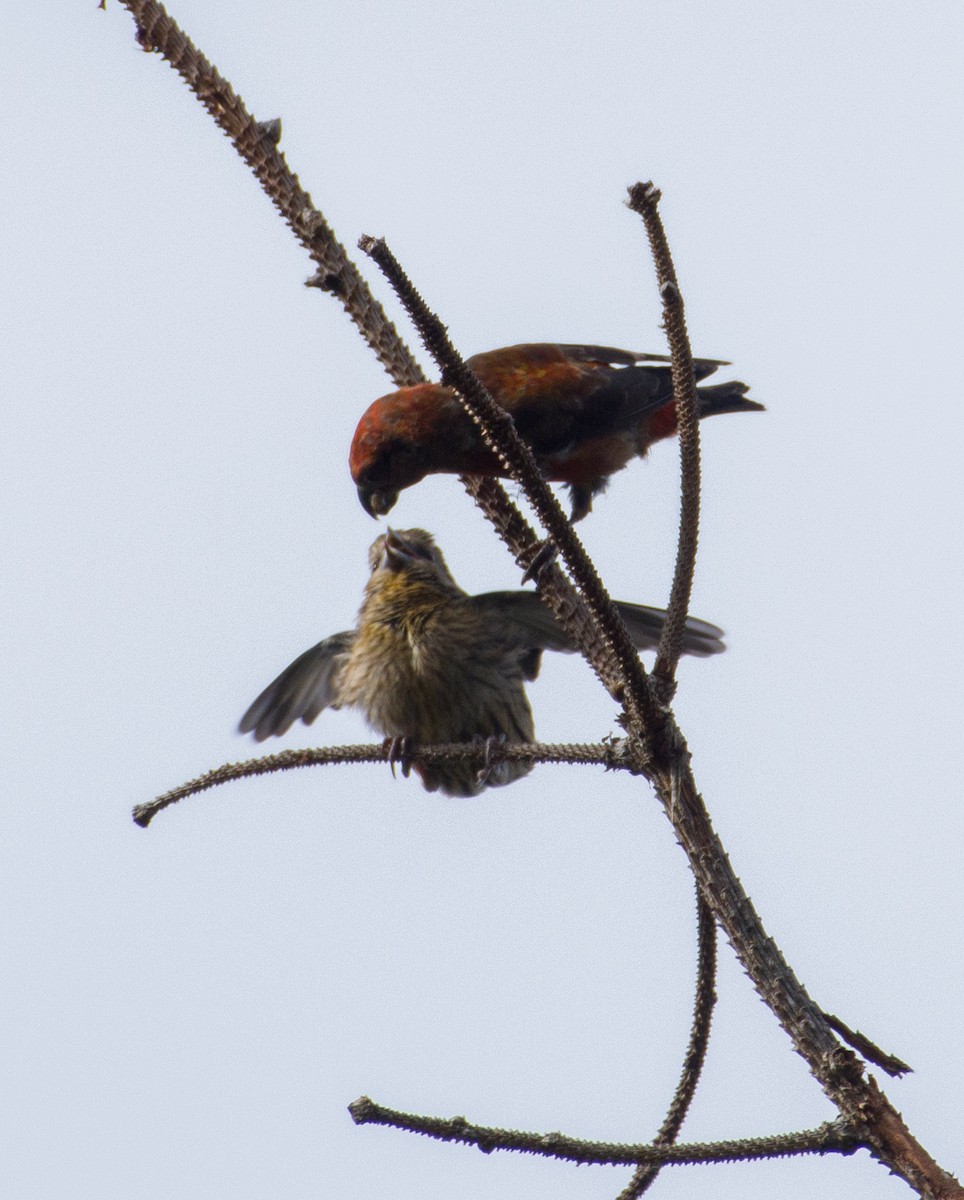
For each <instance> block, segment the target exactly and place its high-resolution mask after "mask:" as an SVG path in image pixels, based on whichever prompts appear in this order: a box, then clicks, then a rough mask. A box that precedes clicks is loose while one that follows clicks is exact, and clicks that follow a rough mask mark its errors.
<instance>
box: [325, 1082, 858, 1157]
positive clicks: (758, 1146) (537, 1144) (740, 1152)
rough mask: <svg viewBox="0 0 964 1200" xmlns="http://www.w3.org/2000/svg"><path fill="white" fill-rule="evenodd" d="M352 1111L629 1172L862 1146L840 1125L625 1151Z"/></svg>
mask: <svg viewBox="0 0 964 1200" xmlns="http://www.w3.org/2000/svg"><path fill="white" fill-rule="evenodd" d="M348 1111H349V1112H350V1113H351V1115H352V1119H353V1120H354V1122H355V1123H356V1124H357V1125H390V1126H391V1127H392V1128H394V1129H405V1130H407V1131H408V1132H410V1133H420V1134H423V1135H424V1136H425V1137H431V1138H436V1139H438V1140H439V1141H443V1142H462V1143H464V1144H465V1145H469V1146H477V1147H478V1148H479V1149H480V1150H481V1151H482V1152H483V1153H484V1154H490V1153H491V1152H492V1151H493V1150H509V1151H515V1152H516V1153H520V1154H538V1155H543V1156H545V1157H548V1158H561V1159H565V1160H566V1161H568V1162H576V1163H598V1164H601V1165H608V1166H626V1165H632V1164H634V1163H639V1164H653V1165H658V1166H680V1165H683V1164H694V1163H711V1162H746V1161H748V1160H750V1159H760V1158H784V1157H788V1156H790V1155H799V1154H853V1153H854V1151H855V1150H859V1149H860V1146H861V1142H860V1140H859V1138H856V1137H855V1136H854V1135H853V1134H852V1133H850V1132H849V1131H848V1130H847V1128H846V1127H845V1126H844V1125H843V1124H842V1123H841V1122H839V1121H832V1122H829V1123H828V1124H826V1125H821V1126H820V1127H819V1128H817V1129H806V1130H803V1131H802V1132H800V1133H789V1134H778V1135H776V1136H774V1137H762V1138H743V1139H740V1140H734V1141H726V1142H709V1143H694V1144H692V1145H678V1146H657V1145H652V1144H651V1145H639V1146H632V1145H623V1144H620V1143H615V1142H590V1141H584V1140H583V1139H582V1138H574V1137H569V1136H568V1135H566V1134H564V1133H523V1132H520V1131H519V1130H516V1129H498V1128H494V1127H492V1126H489V1125H473V1124H471V1123H470V1122H468V1121H467V1120H466V1119H465V1117H422V1116H418V1115H417V1114H415V1113H404V1112H399V1111H397V1110H396V1109H392V1108H385V1107H384V1106H383V1105H381V1104H376V1103H375V1101H374V1100H370V1099H369V1098H368V1096H360V1097H359V1098H358V1099H357V1100H355V1101H354V1102H353V1103H352V1104H349V1106H348Z"/></svg>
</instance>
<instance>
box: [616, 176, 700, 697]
mask: <svg viewBox="0 0 964 1200" xmlns="http://www.w3.org/2000/svg"><path fill="white" fill-rule="evenodd" d="M659 200H660V192H659V189H658V188H656V187H654V186H653V184H652V183H637V184H634V185H633V186H632V187H631V188H630V189H629V201H628V204H629V207H630V208H631V209H632V210H633V212H637V213H639V215H640V216H641V217H642V218H643V222H644V224H645V226H646V233H647V235H648V237H649V244H650V248H651V249H652V252H653V261H654V263H655V265H656V280H657V282H658V284H659V294H660V297H661V298H662V301H663V328H664V329H665V330H666V335H667V337H668V339H669V348H670V353H671V355H672V362H673V367H672V371H673V402H674V404H675V405H676V426H677V429H678V431H679V453H680V517H679V543H678V545H677V550H676V570H675V572H674V575H673V587H672V590H671V591H670V599H669V605H668V606H667V615H666V624H665V625H664V626H663V633H662V636H661V637H660V639H659V652H658V654H657V655H656V664H655V666H654V667H653V679H654V681H655V684H656V687H657V690H658V692H659V694H660V696H661V697H662V698H663V699H664V700H666V699H669V698H670V697H671V696H672V695H673V692H674V691H675V690H676V668H677V666H678V664H679V658H680V653H681V650H682V646H683V629H684V626H685V625H686V616H687V613H688V611H689V604H690V596H691V594H692V591H693V572H694V570H695V568H696V548H697V544H698V541H699V531H700V419H699V413H698V411H697V407H696V377H695V376H694V374H693V352H692V350H691V349H690V341H689V337H688V336H687V333H686V316H685V313H684V311H683V296H682V294H681V292H680V289H679V284H678V283H677V280H676V269H675V268H674V266H673V258H672V255H671V254H670V252H669V244H668V243H667V241H666V233H665V231H664V230H663V222H662V221H661V220H660V217H659V211H658V208H657V206H658V204H659Z"/></svg>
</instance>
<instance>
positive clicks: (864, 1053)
mask: <svg viewBox="0 0 964 1200" xmlns="http://www.w3.org/2000/svg"><path fill="white" fill-rule="evenodd" d="M823 1015H824V1019H825V1020H826V1022H827V1024H828V1025H829V1026H830V1028H831V1029H832V1030H833V1031H834V1032H835V1033H838V1034H839V1035H840V1036H841V1037H842V1038H843V1040H844V1041H845V1042H846V1043H847V1045H848V1046H853V1048H854V1049H855V1050H856V1051H857V1053H858V1054H859V1055H860V1056H861V1057H862V1058H865V1059H866V1060H867V1062H869V1063H873V1064H874V1066H875V1067H880V1069H881V1070H882V1071H885V1072H886V1073H887V1074H888V1075H890V1076H891V1077H892V1078H894V1079H899V1078H900V1077H901V1076H902V1075H909V1074H911V1073H912V1072H913V1070H914V1068H913V1067H909V1066H908V1065H907V1063H905V1062H904V1060H903V1059H902V1058H898V1057H897V1055H896V1054H888V1053H887V1051H886V1050H881V1048H880V1047H879V1046H878V1045H877V1043H876V1042H872V1041H871V1040H870V1038H869V1037H867V1035H866V1034H864V1033H861V1032H860V1030H859V1029H851V1028H850V1026H849V1025H845V1024H844V1023H843V1021H841V1019H840V1018H839V1017H835V1016H834V1015H833V1013H828V1012H826V1011H824V1014H823Z"/></svg>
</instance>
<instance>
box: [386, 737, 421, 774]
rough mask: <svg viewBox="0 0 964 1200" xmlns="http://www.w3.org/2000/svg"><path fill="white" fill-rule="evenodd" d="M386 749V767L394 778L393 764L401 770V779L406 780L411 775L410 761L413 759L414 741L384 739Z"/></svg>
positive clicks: (404, 738)
mask: <svg viewBox="0 0 964 1200" xmlns="http://www.w3.org/2000/svg"><path fill="white" fill-rule="evenodd" d="M385 746H386V748H387V749H388V765H389V768H390V769H391V772H392V779H394V778H395V764H396V763H398V764H399V766H400V767H401V768H402V778H403V779H407V778H408V777H409V775H411V773H412V759H413V758H414V757H415V739H414V738H410V737H394V738H386V739H385Z"/></svg>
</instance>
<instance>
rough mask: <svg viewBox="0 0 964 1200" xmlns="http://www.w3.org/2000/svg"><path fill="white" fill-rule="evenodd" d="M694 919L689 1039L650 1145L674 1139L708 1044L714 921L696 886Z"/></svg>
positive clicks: (648, 1174)
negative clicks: (669, 1099)
mask: <svg viewBox="0 0 964 1200" xmlns="http://www.w3.org/2000/svg"><path fill="white" fill-rule="evenodd" d="M696 919H697V939H698V943H697V944H698V953H697V969H696V1000H695V1002H694V1004H693V1024H692V1027H691V1029H690V1041H689V1046H688V1047H687V1049H686V1057H685V1058H684V1059H683V1071H682V1074H681V1075H680V1080H679V1083H678V1084H677V1085H676V1092H675V1094H674V1096H673V1100H672V1103H671V1104H670V1106H669V1111H668V1112H667V1114H666V1118H665V1120H664V1121H663V1124H662V1125H661V1126H660V1130H659V1133H657V1135H656V1137H655V1138H654V1140H653V1146H654V1148H656V1147H663V1146H672V1145H673V1143H674V1142H675V1141H676V1138H677V1137H678V1135H679V1131H680V1129H682V1127H683V1122H684V1121H685V1120H686V1114H687V1113H688V1112H689V1108H690V1104H691V1103H692V1101H693V1096H694V1095H695V1093H696V1086H697V1084H698V1083H699V1081H700V1075H701V1074H702V1073H703V1064H704V1063H705V1061H706V1050H707V1047H708V1046H709V1043H710V1023H711V1021H712V1020H713V1008H714V1006H715V1004H716V921H715V919H714V917H713V913H712V911H711V910H710V907H709V905H708V904H707V903H706V901H705V900H704V899H703V897H702V895H701V894H700V890H699V888H697V889H696ZM659 1170H660V1164H659V1163H656V1162H653V1163H647V1164H641V1165H640V1166H639V1167H637V1169H636V1173H635V1174H634V1175H633V1177H632V1179H631V1180H630V1182H629V1183H628V1184H627V1185H626V1187H625V1188H623V1190H622V1191H621V1192H620V1193H619V1195H618V1196H617V1197H616V1200H636V1197H637V1196H642V1194H643V1193H644V1192H648V1191H649V1189H650V1188H651V1187H652V1185H653V1184H654V1183H655V1182H656V1176H657V1175H658V1174H659Z"/></svg>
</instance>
